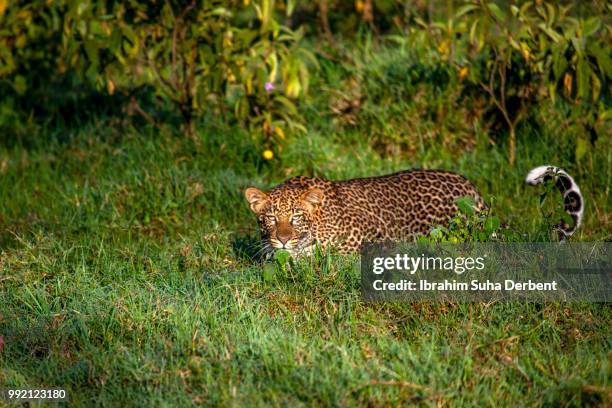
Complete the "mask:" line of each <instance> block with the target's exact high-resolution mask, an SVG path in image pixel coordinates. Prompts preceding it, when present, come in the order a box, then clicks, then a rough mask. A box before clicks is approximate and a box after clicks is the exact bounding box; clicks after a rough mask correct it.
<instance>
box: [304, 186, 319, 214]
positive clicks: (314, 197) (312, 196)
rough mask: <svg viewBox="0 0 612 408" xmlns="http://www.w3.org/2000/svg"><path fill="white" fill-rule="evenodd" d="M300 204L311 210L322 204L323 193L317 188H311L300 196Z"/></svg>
mask: <svg viewBox="0 0 612 408" xmlns="http://www.w3.org/2000/svg"><path fill="white" fill-rule="evenodd" d="M302 202H303V203H304V205H305V206H306V207H307V208H308V209H309V210H311V211H312V210H313V209H314V208H315V207H316V206H317V205H319V204H321V203H322V202H323V191H321V190H319V189H318V188H311V189H309V190H308V191H306V192H305V193H304V194H302Z"/></svg>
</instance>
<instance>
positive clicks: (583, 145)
mask: <svg viewBox="0 0 612 408" xmlns="http://www.w3.org/2000/svg"><path fill="white" fill-rule="evenodd" d="M588 151H589V142H588V141H587V140H585V139H583V138H581V137H579V138H578V139H577V140H576V161H579V160H580V159H582V158H583V157H584V155H585V154H587V152H588Z"/></svg>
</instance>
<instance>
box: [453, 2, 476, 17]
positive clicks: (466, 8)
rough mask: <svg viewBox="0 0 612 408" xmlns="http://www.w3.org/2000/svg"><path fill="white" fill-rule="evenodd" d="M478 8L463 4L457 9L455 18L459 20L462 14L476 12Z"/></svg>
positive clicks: (474, 5)
mask: <svg viewBox="0 0 612 408" xmlns="http://www.w3.org/2000/svg"><path fill="white" fill-rule="evenodd" d="M477 8H478V6H477V5H476V4H465V5H463V6H461V7H459V10H457V12H456V13H455V18H456V19H459V18H461V16H463V15H464V14H467V13H469V12H471V11H473V10H476V9H477Z"/></svg>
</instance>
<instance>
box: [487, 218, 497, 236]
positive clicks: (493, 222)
mask: <svg viewBox="0 0 612 408" xmlns="http://www.w3.org/2000/svg"><path fill="white" fill-rule="evenodd" d="M500 224H501V223H500V221H499V218H498V217H495V216H493V217H489V218H487V220H486V221H485V229H486V230H487V233H489V234H491V233H492V232H495V231H497V229H498V228H499V226H500Z"/></svg>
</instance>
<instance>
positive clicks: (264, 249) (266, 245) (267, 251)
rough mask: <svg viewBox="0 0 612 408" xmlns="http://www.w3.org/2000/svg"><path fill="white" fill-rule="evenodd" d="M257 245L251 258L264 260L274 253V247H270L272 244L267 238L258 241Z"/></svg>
mask: <svg viewBox="0 0 612 408" xmlns="http://www.w3.org/2000/svg"><path fill="white" fill-rule="evenodd" d="M258 247H259V248H258V249H257V251H256V252H255V254H254V255H253V258H255V259H259V260H264V261H265V260H268V259H269V258H270V256H272V254H273V253H274V248H272V245H271V244H270V241H268V240H262V241H260V242H259V244H258Z"/></svg>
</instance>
